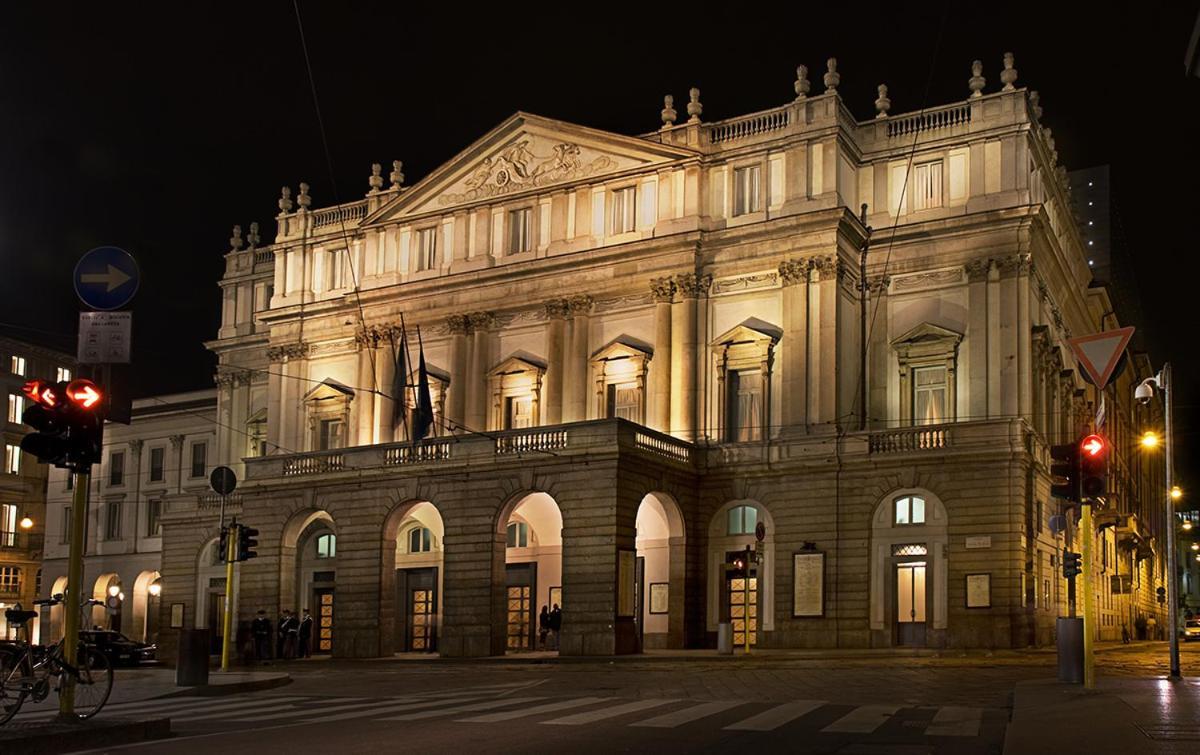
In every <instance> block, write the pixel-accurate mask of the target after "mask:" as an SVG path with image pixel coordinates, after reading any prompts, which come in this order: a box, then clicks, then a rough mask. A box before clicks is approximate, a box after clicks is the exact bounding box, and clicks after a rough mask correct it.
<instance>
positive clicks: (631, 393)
mask: <svg viewBox="0 0 1200 755" xmlns="http://www.w3.org/2000/svg"><path fill="white" fill-rule="evenodd" d="M639 393H640V391H638V384H637V383H620V384H617V383H610V384H609V386H608V417H609V418H614V417H620V418H621V419H627V420H629V421H630V422H641V421H642V402H641V400H640V399H639V396H638V394H639Z"/></svg>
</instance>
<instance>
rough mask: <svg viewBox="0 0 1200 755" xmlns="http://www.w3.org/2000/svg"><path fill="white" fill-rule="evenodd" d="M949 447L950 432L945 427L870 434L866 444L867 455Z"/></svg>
mask: <svg viewBox="0 0 1200 755" xmlns="http://www.w3.org/2000/svg"><path fill="white" fill-rule="evenodd" d="M949 445H950V431H949V429H947V428H946V427H945V426H938V427H913V428H908V429H904V430H888V431H887V432H882V433H871V436H870V439H869V440H868V442H867V449H868V451H869V453H873V454H887V453H904V452H908V451H932V450H935V449H939V448H946V447H948V446H949Z"/></svg>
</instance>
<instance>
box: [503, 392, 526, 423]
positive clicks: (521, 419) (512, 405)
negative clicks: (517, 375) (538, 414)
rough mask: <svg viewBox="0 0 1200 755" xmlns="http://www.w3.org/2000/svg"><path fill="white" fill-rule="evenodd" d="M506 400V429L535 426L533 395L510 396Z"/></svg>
mask: <svg viewBox="0 0 1200 755" xmlns="http://www.w3.org/2000/svg"><path fill="white" fill-rule="evenodd" d="M504 401H505V412H504V429H505V430H517V429H520V428H522V427H532V426H533V396H509V397H508V398H506V399H505V400H504Z"/></svg>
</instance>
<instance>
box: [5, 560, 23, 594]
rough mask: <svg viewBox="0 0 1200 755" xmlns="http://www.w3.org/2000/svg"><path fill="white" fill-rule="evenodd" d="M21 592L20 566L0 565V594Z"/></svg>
mask: <svg viewBox="0 0 1200 755" xmlns="http://www.w3.org/2000/svg"><path fill="white" fill-rule="evenodd" d="M20 594H21V567H19V566H0V595H20Z"/></svg>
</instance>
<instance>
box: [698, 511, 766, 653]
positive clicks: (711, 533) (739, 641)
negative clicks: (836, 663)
mask: <svg viewBox="0 0 1200 755" xmlns="http://www.w3.org/2000/svg"><path fill="white" fill-rule="evenodd" d="M760 523H761V524H762V525H764V526H765V527H766V537H765V539H764V540H763V542H761V543H759V542H758V539H757V537H756V536H755V530H756V529H757V527H758V525H759V524H760ZM774 533H775V526H774V523H773V522H772V521H771V515H770V513H769V512H768V511H767V509H766V508H765V507H764V506H763V505H762V504H760V503H758V502H757V501H752V500H745V499H744V500H736V501H730V502H728V503H726V504H725V505H724V506H722V507H721V508H720V509H718V510H717V513H716V514H715V515H714V516H713V518H712V521H711V522H710V523H709V528H708V601H707V603H708V612H707V620H706V622H705V623H706V626H707V628H708V631H709V632H710V633H715V632H716V631H717V627H718V625H719V624H722V623H725V622H729V623H730V624H731V628H732V630H733V644H734V646H735V647H741V648H745V647H746V645H747V644H749V645H750V646H751V647H753V646H754V645H757V644H758V641H759V640H760V639H762V635H763V633H764V632H770V631H772V630H774V629H775V548H774V542H775V541H774ZM747 547H749V548H750V549H751V552H752V556H753V557H752V558H751V559H750V561H749V563H747V564H744V565H743V567H742V569H744V571H743V570H742V569H739V568H738V566H737V563H738V562H739V561H740V560H741V559H742V558H744V555H743V554H744V553H745V549H746V548H747Z"/></svg>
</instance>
